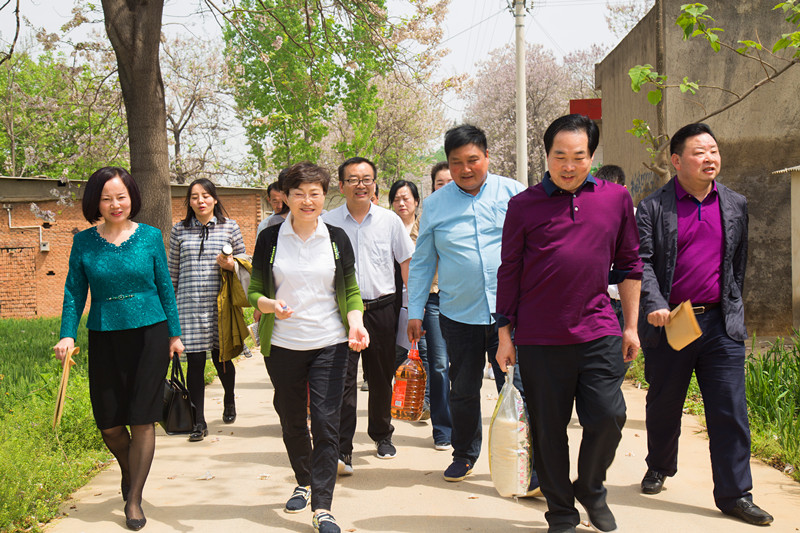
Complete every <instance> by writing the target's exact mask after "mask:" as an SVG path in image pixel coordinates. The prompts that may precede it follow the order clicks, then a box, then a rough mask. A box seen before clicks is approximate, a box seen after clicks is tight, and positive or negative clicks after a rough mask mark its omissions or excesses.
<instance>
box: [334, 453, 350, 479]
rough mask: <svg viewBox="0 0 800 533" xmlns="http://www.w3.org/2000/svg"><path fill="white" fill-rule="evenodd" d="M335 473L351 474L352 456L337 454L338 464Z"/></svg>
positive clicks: (341, 474)
mask: <svg viewBox="0 0 800 533" xmlns="http://www.w3.org/2000/svg"><path fill="white" fill-rule="evenodd" d="M336 473H337V474H339V475H340V476H352V475H353V456H352V455H346V454H343V453H342V454H339V466H338V468H337V470H336Z"/></svg>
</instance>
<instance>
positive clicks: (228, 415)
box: [222, 403, 236, 424]
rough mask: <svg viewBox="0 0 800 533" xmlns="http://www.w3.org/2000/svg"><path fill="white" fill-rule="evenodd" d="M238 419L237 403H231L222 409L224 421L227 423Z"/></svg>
mask: <svg viewBox="0 0 800 533" xmlns="http://www.w3.org/2000/svg"><path fill="white" fill-rule="evenodd" d="M235 420H236V404H235V403H229V404H227V405H226V406H225V409H223V410H222V421H223V422H225V423H226V424H233V422H234V421H235Z"/></svg>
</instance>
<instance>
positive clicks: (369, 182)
mask: <svg viewBox="0 0 800 533" xmlns="http://www.w3.org/2000/svg"><path fill="white" fill-rule="evenodd" d="M344 182H345V183H346V184H348V185H351V186H353V187H356V186H357V185H358V184H359V183H363V184H364V187H369V186H370V185H372V184H373V183H375V178H348V179H346V180H344Z"/></svg>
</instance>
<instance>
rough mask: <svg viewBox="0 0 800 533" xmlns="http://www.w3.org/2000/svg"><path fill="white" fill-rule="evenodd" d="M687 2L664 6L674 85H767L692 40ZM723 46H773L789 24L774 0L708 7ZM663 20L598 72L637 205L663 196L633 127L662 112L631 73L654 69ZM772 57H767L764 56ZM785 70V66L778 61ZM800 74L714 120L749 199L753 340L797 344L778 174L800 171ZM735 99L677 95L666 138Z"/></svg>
mask: <svg viewBox="0 0 800 533" xmlns="http://www.w3.org/2000/svg"><path fill="white" fill-rule="evenodd" d="M682 3H684V2H683V1H682V0H681V1H678V0H665V1H664V6H665V14H666V15H665V18H666V22H665V32H664V33H665V39H666V43H665V49H666V73H667V75H668V76H669V80H668V81H669V82H670V83H677V82H679V81H680V80H682V79H683V77H684V76H687V77H688V78H689V80H692V81H698V80H699V81H700V82H701V83H703V84H706V85H719V86H723V87H726V88H728V89H731V90H733V91H736V92H739V93H742V92H744V91H745V90H747V89H748V88H750V87H751V86H752V85H753V83H755V82H756V81H760V80H761V79H762V78H763V77H764V72H763V68H762V66H761V65H759V63H758V62H756V61H753V60H751V59H746V58H742V57H741V56H739V55H738V54H736V53H735V52H731V51H728V50H725V49H723V50H721V51H720V52H718V53H714V52H713V51H712V50H711V48H710V47H709V45H708V44H707V43H706V41H705V40H692V41H683V40H682V39H681V30H680V28H679V27H677V26H676V25H675V24H674V21H675V19H676V17H677V15H678V13H679V9H680V5H681V4H682ZM705 3H706V5H708V6H709V13H710V14H711V16H713V17H714V18H715V19H716V26H718V27H721V28H724V29H725V31H724V32H723V33H722V38H723V39H724V40H725V41H726V42H733V43H735V42H736V41H738V40H741V39H756V36H758V37H760V38H761V40H762V43H763V44H764V45H765V46H767V47H770V46H771V45H772V43H773V42H774V41H775V40H776V39H777V38H778V37H779V36H780V34H781V33H785V32H787V31H789V28H790V25H789V24H788V23H786V22H784V21H783V18H782V16H781V14H782V12H780V11H772V7H773V6H774V4H775V2H774V1H772V0H769V1H764V0H750V1H747V0H745V1H737V2H734V3H731V2H727V1H720V0H709V1H707V2H705ZM655 23H656V20H655V12H654V11H651V12H650V13H649V14H648V15H647V16H646V17H645V19H643V20H642V22H640V23H639V25H638V26H637V27H636V28H634V29H633V31H631V33H630V34H629V35H628V36H627V37H626V38H625V39H624V40H623V41H622V42H621V43H620V45H619V46H617V48H615V49H614V50H613V51H612V52H611V53H610V54H609V55H608V56H607V57H606V58H605V59H604V60H603V62H602V63H601V64H599V65H598V66H597V80H598V82H597V83H598V85H599V88H601V89H602V95H603V133H604V137H603V143H604V145H605V162H606V163H616V164H619V165H620V166H622V167H623V168H624V169H625V172H626V174H628V176H630V177H632V179H631V180H630V182H631V183H630V185H629V188H630V189H631V193H632V195H633V197H634V202H638V201H639V200H641V199H642V198H643V197H644V196H645V195H646V194H648V193H649V192H651V191H652V190H653V189H654V188H655V186H656V185H655V180H654V178H653V176H652V175H651V174H650V173H649V172H648V171H646V170H645V169H643V167H641V162H642V161H646V160H648V157H647V154H646V153H645V152H644V150H643V149H642V148H641V147H640V145H639V143H638V141H637V140H636V139H634V138H633V137H632V136H631V135H630V134H628V133H625V130H626V129H629V128H630V127H631V121H632V120H633V118H644V119H647V120H648V121H650V122H651V124H654V123H655V113H654V110H655V108H654V107H653V106H650V104H649V103H647V101H646V96H645V94H644V93H641V94H635V93H633V92H632V91H631V89H630V79H629V78H628V75H627V71H628V69H629V68H630V67H632V66H634V65H636V64H641V63H650V64H652V65H655ZM765 58H766V56H765ZM774 64H775V65H778V63H777V62H774ZM798 87H800V66H794V67H792V69H791V70H790V71H788V72H787V73H785V74H783V75H782V76H781V77H780V78H778V80H777V81H776V82H775V83H772V84H768V85H767V86H764V87H762V88H760V89H758V90H757V91H756V92H755V93H753V94H752V95H750V96H749V97H748V98H747V99H745V100H744V101H743V102H741V103H739V104H737V105H736V106H734V107H732V108H731V109H729V110H727V111H725V112H724V113H722V114H720V115H717V116H715V117H712V118H710V119H708V120H707V122H708V124H709V125H710V126H711V128H712V129H713V130H714V132H715V134H716V136H717V140H718V141H719V145H720V151H721V154H722V172H721V174H720V177H719V181H720V182H721V183H724V184H725V185H727V186H729V187H731V188H732V189H734V190H736V191H738V192H740V193H742V194H744V195H745V196H747V198H748V202H749V209H750V252H749V263H748V273H747V279H746V284H745V294H744V298H745V310H746V320H747V325H748V329H749V332H750V333H751V334H752V333H757V334H759V335H788V334H789V333H790V332H791V325H792V305H791V288H792V286H791V242H790V213H791V206H790V187H789V175H788V174H779V175H772V174H771V173H772V172H773V171H774V170H778V169H781V168H786V167H790V166H794V165H797V164H800V127H798V126H800V99H798V96H797V95H798ZM732 98H733V97H732V96H730V95H726V94H725V93H722V92H720V91H716V90H713V89H703V90H701V92H700V93H698V95H696V96H686V95H683V94H681V93H680V92H679V91H677V90H671V91H669V92H668V93H667V94H666V96H665V100H664V101H665V105H666V126H667V128H666V129H667V132H668V133H670V134H671V133H673V132H674V131H675V130H677V129H678V128H680V127H681V126H683V125H684V124H687V123H689V122H693V121H696V120H698V119H699V118H701V117H702V116H704V115H705V114H706V112H708V111H712V110H714V109H717V108H719V107H721V106H723V105H725V104H726V103H728V102H730V101H731V100H732Z"/></svg>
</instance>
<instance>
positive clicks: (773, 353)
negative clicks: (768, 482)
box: [745, 334, 800, 479]
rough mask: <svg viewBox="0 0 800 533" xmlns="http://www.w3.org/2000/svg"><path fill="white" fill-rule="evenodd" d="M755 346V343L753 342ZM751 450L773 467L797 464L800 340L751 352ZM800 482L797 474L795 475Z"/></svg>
mask: <svg viewBox="0 0 800 533" xmlns="http://www.w3.org/2000/svg"><path fill="white" fill-rule="evenodd" d="M754 346H755V343H754ZM745 371H746V375H745V382H746V384H747V407H748V409H749V413H750V422H751V428H750V430H751V433H752V435H753V450H754V453H758V454H759V456H761V457H763V458H764V459H766V460H767V461H768V462H770V463H771V464H774V465H775V466H778V467H782V466H783V465H784V464H787V463H788V464H791V465H793V466H794V467H795V468H797V467H798V465H799V464H800V420H798V414H800V387H798V383H800V338H798V336H797V334H795V337H794V339H793V343H792V344H791V345H790V346H788V347H787V346H785V345H784V340H783V339H780V338H779V339H777V341H776V342H775V343H774V344H772V345H771V346H770V347H769V348H768V349H767V351H766V352H764V353H761V352H760V351H756V350H755V349H754V350H753V353H752V354H751V355H750V356H749V357H748V358H747V362H746V364H745ZM794 475H795V478H796V479H800V476H798V472H797V471H795V473H794Z"/></svg>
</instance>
